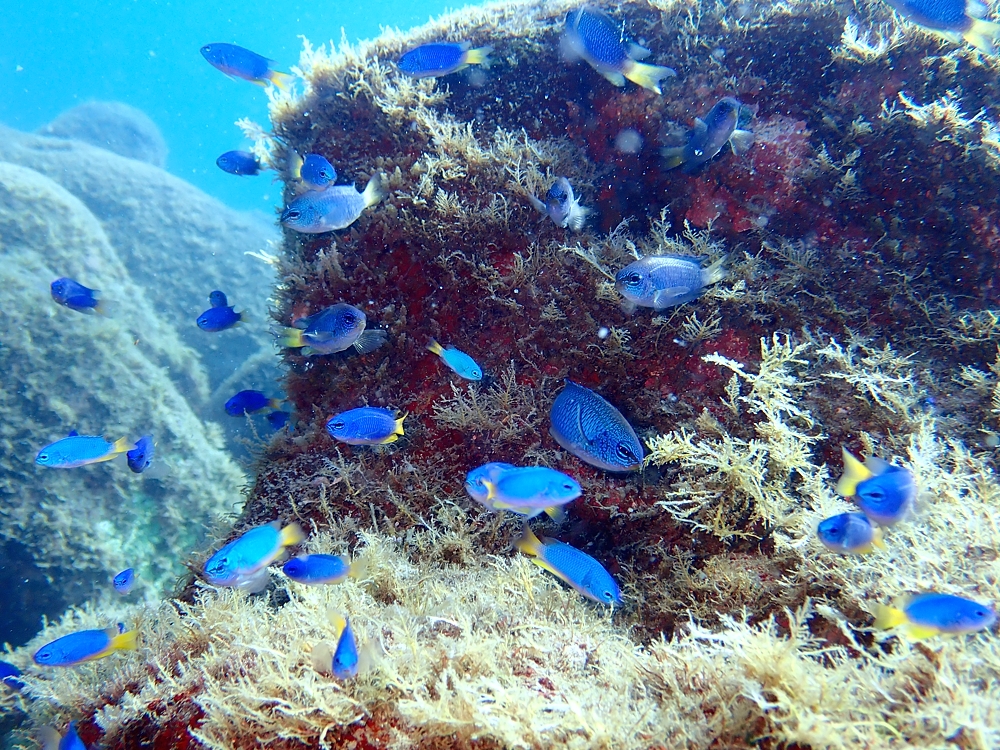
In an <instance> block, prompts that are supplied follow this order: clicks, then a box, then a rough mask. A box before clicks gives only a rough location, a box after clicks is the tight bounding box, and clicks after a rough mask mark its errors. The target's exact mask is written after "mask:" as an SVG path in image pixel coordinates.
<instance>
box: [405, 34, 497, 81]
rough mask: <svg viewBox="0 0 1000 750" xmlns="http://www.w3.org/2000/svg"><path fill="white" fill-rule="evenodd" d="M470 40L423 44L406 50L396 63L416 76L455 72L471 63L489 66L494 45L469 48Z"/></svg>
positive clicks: (432, 75) (441, 74)
mask: <svg viewBox="0 0 1000 750" xmlns="http://www.w3.org/2000/svg"><path fill="white" fill-rule="evenodd" d="M471 46H472V45H471V44H470V43H469V42H460V43H457V42H435V43H432V44H421V45H420V46H419V47H414V48H413V49H411V50H409V51H408V52H405V53H404V54H403V56H402V57H400V58H399V60H398V61H397V63H396V65H398V66H399V69H400V70H401V71H403V72H404V73H406V74H408V75H411V76H413V77H414V78H431V77H439V76H446V75H449V74H451V73H455V72H457V71H459V70H461V69H462V68H465V67H467V66H469V65H482V66H484V67H489V64H490V52H492V51H493V48H492V47H488V46H487V47H477V48H476V49H469V48H470V47H471Z"/></svg>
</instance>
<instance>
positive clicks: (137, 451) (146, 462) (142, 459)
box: [125, 435, 154, 474]
mask: <svg viewBox="0 0 1000 750" xmlns="http://www.w3.org/2000/svg"><path fill="white" fill-rule="evenodd" d="M153 452H154V449H153V436H152V435H143V436H142V437H141V438H139V439H138V440H136V441H135V447H134V448H133V449H132V450H130V451H128V452H127V453H126V454H125V460H126V461H128V467H129V468H130V469H131V470H132V471H134V472H135V473H136V474H142V472H144V471H145V470H146V469H148V468H149V466H150V464H152V463H153Z"/></svg>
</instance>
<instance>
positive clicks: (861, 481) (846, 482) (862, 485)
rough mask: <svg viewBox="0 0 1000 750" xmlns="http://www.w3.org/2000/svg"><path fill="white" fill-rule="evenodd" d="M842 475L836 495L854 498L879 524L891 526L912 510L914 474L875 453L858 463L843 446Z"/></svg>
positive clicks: (915, 494)
mask: <svg viewBox="0 0 1000 750" xmlns="http://www.w3.org/2000/svg"><path fill="white" fill-rule="evenodd" d="M841 450H842V453H843V456H844V474H843V475H842V476H841V477H840V479H839V480H838V482H837V494H839V495H843V496H844V497H854V499H855V502H857V504H858V507H859V508H861V510H862V512H863V513H864V514H865V515H866V516H868V518H869V519H870V520H872V521H874V522H875V523H877V524H878V525H879V526H893V525H894V524H897V523H899V522H900V521H902V520H903V519H905V518H906V517H907V516H909V514H910V512H911V511H912V510H913V503H914V500H915V499H916V496H917V485H916V482H914V480H913V473H912V472H911V471H910V470H909V469H904V468H903V467H901V466H893V465H892V464H890V463H888V462H887V461H883V460H882V459H881V458H876V457H875V456H869V457H868V458H867V459H865V462H864V463H861V462H860V461H859V460H858V459H857V458H855V457H854V456H853V455H852V454H851V453H850V451H848V450H847V448H842V449H841Z"/></svg>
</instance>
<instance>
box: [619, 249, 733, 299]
mask: <svg viewBox="0 0 1000 750" xmlns="http://www.w3.org/2000/svg"><path fill="white" fill-rule="evenodd" d="M704 260H705V258H702V257H691V256H687V255H647V256H646V257H645V258H640V259H639V260H637V261H633V262H632V263H629V264H628V265H627V266H625V267H624V268H623V269H622V270H620V271H619V272H618V273H617V274H616V275H615V289H617V290H618V292H619V293H620V294H621V295H622V296H623V297H624V298H625V299H626V300H627V302H628V304H629V305H632V306H635V305H638V306H639V307H652V308H653V309H654V310H664V309H666V308H668V307H674V306H676V305H683V304H685V303H687V302H691V301H693V300H695V299H697V298H698V297H699V296H701V293H702V292H704V291H705V287H707V286H708V285H710V284H715V283H716V282H718V281H722V279H724V278H726V274H727V273H728V271H727V270H726V268H725V262H726V258H725V257H722V258H719V260H717V261H716V262H715V263H713V264H712V265H710V266H708V267H707V268H703V267H702V262H703V261H704Z"/></svg>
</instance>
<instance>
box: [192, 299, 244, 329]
mask: <svg viewBox="0 0 1000 750" xmlns="http://www.w3.org/2000/svg"><path fill="white" fill-rule="evenodd" d="M208 301H209V303H210V304H211V305H212V306H211V307H210V308H208V309H207V310H205V312H203V313H202V314H201V315H199V316H198V327H199V328H200V329H201V330H203V331H208V332H209V333H216V332H217V331H224V330H226V329H227V328H232V327H233V326H234V325H236V324H237V323H239V322H241V321H245V320H246V318H245V315H246V313H241V312H236V310H234V309H233V307H235V305H233V306H230V304H229V300H228V299H226V295H225V294H223V293H222V292H220V291H219V290H218V289H216V290H215V291H214V292H212V293H211V294H209V295H208Z"/></svg>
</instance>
